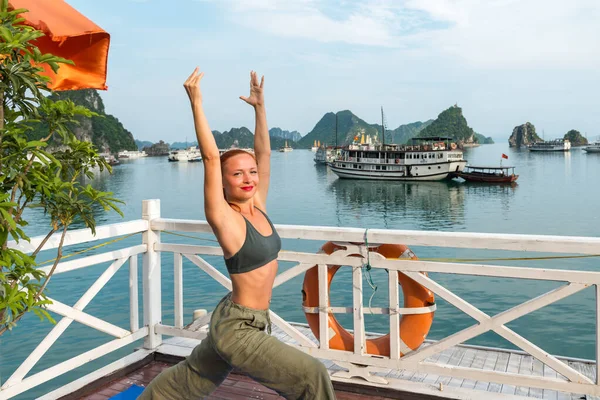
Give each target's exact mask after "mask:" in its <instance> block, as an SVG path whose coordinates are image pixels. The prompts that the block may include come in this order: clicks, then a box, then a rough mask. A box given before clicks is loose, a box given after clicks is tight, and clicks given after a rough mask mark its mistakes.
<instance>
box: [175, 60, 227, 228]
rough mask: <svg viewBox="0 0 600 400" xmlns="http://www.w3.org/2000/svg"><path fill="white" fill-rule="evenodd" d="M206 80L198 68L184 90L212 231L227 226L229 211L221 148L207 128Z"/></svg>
mask: <svg viewBox="0 0 600 400" xmlns="http://www.w3.org/2000/svg"><path fill="white" fill-rule="evenodd" d="M203 76H204V73H203V72H200V71H199V69H198V68H196V69H195V70H194V72H193V73H192V75H190V77H189V78H188V79H187V80H186V81H185V83H184V84H183V86H184V87H185V91H186V92H187V94H188V96H189V98H190V103H191V106H192V114H193V116H194V127H195V128H196V137H197V138H198V146H199V147H200V152H201V153H202V161H203V162H204V212H205V214H206V220H207V221H208V223H209V224H210V225H211V226H212V227H213V228H217V229H218V228H219V227H220V226H222V225H224V223H225V221H226V217H227V215H228V211H229V209H230V207H229V205H228V204H227V201H226V200H225V197H224V195H223V181H222V176H221V161H220V158H219V148H218V147H217V143H216V142H215V138H214V136H213V134H212V132H211V130H210V127H209V126H208V121H207V120H206V115H205V114H204V108H203V107H202V91H201V90H200V81H201V80H202V77H203Z"/></svg>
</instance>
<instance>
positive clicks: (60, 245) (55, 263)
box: [34, 225, 68, 301]
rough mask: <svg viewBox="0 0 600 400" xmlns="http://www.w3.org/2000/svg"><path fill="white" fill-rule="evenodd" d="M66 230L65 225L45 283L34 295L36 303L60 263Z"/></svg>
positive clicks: (66, 226)
mask: <svg viewBox="0 0 600 400" xmlns="http://www.w3.org/2000/svg"><path fill="white" fill-rule="evenodd" d="M67 228H68V225H65V226H64V228H63V231H62V235H61V236H60V243H59V244H58V251H57V254H56V259H55V260H54V265H52V268H51V269H50V272H49V273H48V274H47V275H46V281H45V282H44V284H43V285H42V287H41V288H40V290H38V292H37V293H36V295H35V299H34V300H35V301H37V300H38V299H39V297H40V295H41V294H42V292H43V291H44V289H46V286H48V282H50V278H52V274H54V270H55V269H56V266H57V265H58V263H59V262H60V259H61V258H62V248H63V243H64V242H65V235H66V234H67Z"/></svg>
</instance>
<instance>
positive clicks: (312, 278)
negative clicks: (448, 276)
mask: <svg viewBox="0 0 600 400" xmlns="http://www.w3.org/2000/svg"><path fill="white" fill-rule="evenodd" d="M340 249H344V247H342V246H338V245H336V244H335V243H333V242H327V243H325V244H324V245H323V246H322V247H321V251H320V252H321V253H326V254H332V253H333V252H335V251H337V250H340ZM371 249H372V250H373V251H375V252H377V253H379V254H381V255H382V256H384V257H386V258H410V259H412V260H417V256H416V255H415V254H414V253H413V252H412V251H411V250H410V249H409V248H408V246H405V245H402V244H382V245H379V246H374V247H372V248H371ZM351 256H352V257H361V256H360V255H359V254H352V255H351ZM340 267H341V265H329V266H328V271H327V290H328V291H329V288H330V287H331V281H332V280H333V276H334V275H335V273H336V272H337V270H338V269H340ZM398 281H399V282H400V285H401V286H402V292H403V294H404V307H405V308H416V307H430V306H433V305H434V304H435V299H434V296H433V293H432V292H431V291H429V290H428V289H426V288H425V287H423V286H421V285H420V284H418V283H417V282H415V281H414V280H413V279H411V278H409V277H408V276H406V275H405V274H403V273H401V272H398ZM302 296H303V299H302V305H303V306H304V307H305V310H306V308H315V307H319V277H318V267H317V266H316V265H315V266H314V267H313V268H311V269H309V270H308V271H306V274H305V275H304V284H303V286H302ZM304 314H305V316H306V320H307V322H308V325H309V327H310V329H311V331H312V332H313V334H314V335H315V337H316V338H317V340H318V339H319V314H318V313H312V312H305V313H304ZM433 314H434V312H433V311H431V312H427V313H424V314H409V315H402V317H401V318H400V339H401V349H406V348H407V347H408V348H410V349H411V350H416V349H418V348H419V346H421V344H422V343H423V342H424V341H425V337H426V336H427V334H428V333H429V329H430V328H431V324H432V322H433ZM328 317H329V318H328V320H329V332H330V335H329V348H330V349H337V350H346V351H354V336H353V335H352V334H351V333H350V332H348V331H347V330H346V329H344V327H343V326H342V325H341V324H340V323H339V322H338V320H337V319H336V318H335V315H334V314H333V313H329V316H328ZM366 352H367V353H368V354H374V355H381V356H388V357H389V355H390V334H389V333H388V334H387V335H385V336H381V337H378V338H376V339H367V340H366ZM401 355H404V353H402V354H401Z"/></svg>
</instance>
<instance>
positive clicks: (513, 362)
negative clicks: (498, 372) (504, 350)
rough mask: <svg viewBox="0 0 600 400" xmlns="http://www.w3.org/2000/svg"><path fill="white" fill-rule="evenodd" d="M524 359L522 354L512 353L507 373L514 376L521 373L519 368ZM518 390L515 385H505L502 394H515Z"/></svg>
mask: <svg viewBox="0 0 600 400" xmlns="http://www.w3.org/2000/svg"><path fill="white" fill-rule="evenodd" d="M522 359H523V356H522V355H521V354H517V353H511V354H510V357H509V358H508V367H507V368H506V372H510V373H512V374H517V373H519V367H520V366H521V361H522ZM516 390H517V387H516V386H514V385H506V384H503V385H502V389H501V390H500V393H506V394H515V392H516Z"/></svg>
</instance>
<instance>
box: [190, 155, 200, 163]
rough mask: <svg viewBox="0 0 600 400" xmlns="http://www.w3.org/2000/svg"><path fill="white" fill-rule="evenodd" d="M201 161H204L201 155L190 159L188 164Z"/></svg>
mask: <svg viewBox="0 0 600 400" xmlns="http://www.w3.org/2000/svg"><path fill="white" fill-rule="evenodd" d="M200 161H202V156H201V155H197V156H193V157H190V158H189V159H188V162H200Z"/></svg>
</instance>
